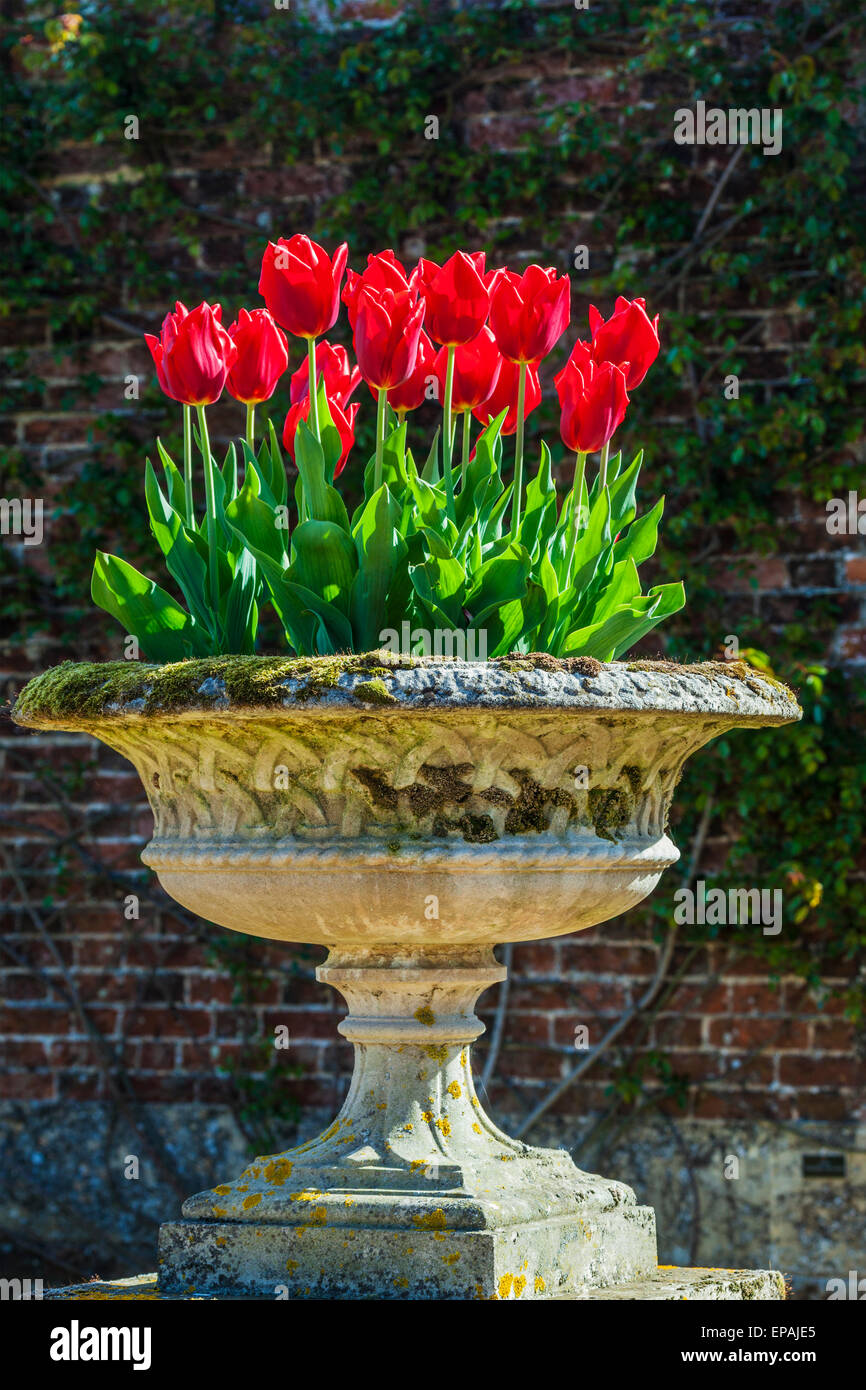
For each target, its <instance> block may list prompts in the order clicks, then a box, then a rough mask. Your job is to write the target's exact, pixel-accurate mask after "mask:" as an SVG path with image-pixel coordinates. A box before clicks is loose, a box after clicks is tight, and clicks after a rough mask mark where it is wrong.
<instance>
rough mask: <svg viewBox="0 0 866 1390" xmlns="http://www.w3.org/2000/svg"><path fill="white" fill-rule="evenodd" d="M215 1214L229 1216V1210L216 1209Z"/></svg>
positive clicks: (224, 1208)
mask: <svg viewBox="0 0 866 1390" xmlns="http://www.w3.org/2000/svg"><path fill="white" fill-rule="evenodd" d="M213 1214H214V1216H228V1210H227V1208H226V1207H214V1209H213Z"/></svg>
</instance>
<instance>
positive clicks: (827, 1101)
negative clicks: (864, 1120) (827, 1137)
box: [793, 1091, 859, 1120]
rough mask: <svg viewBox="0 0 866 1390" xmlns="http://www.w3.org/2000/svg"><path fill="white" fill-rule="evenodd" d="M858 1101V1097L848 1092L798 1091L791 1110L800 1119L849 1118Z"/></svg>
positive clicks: (851, 1116) (851, 1117) (852, 1115)
mask: <svg viewBox="0 0 866 1390" xmlns="http://www.w3.org/2000/svg"><path fill="white" fill-rule="evenodd" d="M858 1102H859V1097H858V1096H856V1095H852V1094H851V1093H850V1092H848V1093H847V1094H846V1093H844V1092H838V1091H832V1092H829V1093H828V1092H814V1091H798V1092H797V1094H796V1096H795V1097H794V1100H793V1110H794V1114H795V1115H796V1116H797V1118H798V1119H801V1120H851V1119H853V1117H854V1114H855V1111H856V1108H857V1105H858Z"/></svg>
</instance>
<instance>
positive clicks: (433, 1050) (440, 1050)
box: [424, 1043, 448, 1063]
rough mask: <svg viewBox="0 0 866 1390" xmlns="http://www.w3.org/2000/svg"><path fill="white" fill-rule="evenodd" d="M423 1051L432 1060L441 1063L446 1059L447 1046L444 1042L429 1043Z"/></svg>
mask: <svg viewBox="0 0 866 1390" xmlns="http://www.w3.org/2000/svg"><path fill="white" fill-rule="evenodd" d="M424 1051H425V1052H426V1053H427V1056H428V1057H431V1058H432V1059H433V1061H434V1062H439V1063H442V1062H446V1061H447V1060H448V1048H447V1047H446V1046H445V1044H444V1043H439V1044H436V1043H430V1044H429V1046H428V1047H425V1048H424Z"/></svg>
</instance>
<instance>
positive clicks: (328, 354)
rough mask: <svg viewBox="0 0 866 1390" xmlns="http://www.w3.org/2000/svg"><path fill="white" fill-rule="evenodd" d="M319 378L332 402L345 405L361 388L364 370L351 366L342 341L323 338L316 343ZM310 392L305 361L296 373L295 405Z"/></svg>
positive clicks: (294, 379) (292, 390)
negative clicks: (336, 341)
mask: <svg viewBox="0 0 866 1390" xmlns="http://www.w3.org/2000/svg"><path fill="white" fill-rule="evenodd" d="M316 380H317V381H320V382H321V381H324V383H325V395H326V396H327V397H328V400H329V401H338V402H339V403H340V405H345V404H346V402H347V401H348V399H349V397H350V396H351V395H352V394H353V393H354V392H355V391H356V390H357V387H358V383H359V382H360V380H361V373H360V371H359V370H358V368H357V367H351V368H350V367H349V354H348V352H347V351H346V349H345V348H344V347H340V345H339V344H338V343H329V342H327V341H326V340H325V339H322V341H321V342H320V343H316ZM309 394H310V369H309V365H308V364H307V363H306V362H305V363H304V364H303V366H302V367H299V368H298V370H297V371H296V372H293V373H292V379H291V387H290V396H291V402H292V405H297V404H298V403H299V402H300V401H303V400H306V398H307V396H308V395H309Z"/></svg>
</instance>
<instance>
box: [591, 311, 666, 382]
mask: <svg viewBox="0 0 866 1390" xmlns="http://www.w3.org/2000/svg"><path fill="white" fill-rule="evenodd" d="M658 326H659V316H658V314H656V316H655V318H654V319H652V320H650V319H649V318H648V316H647V311H646V300H645V299H632V300H631V301H629V300H628V299H624V298H623V296H622V295H620V297H619V299H618V300H617V301H616V308H615V309H614V312H613V313H612V314H611V316H610V318H609V319H608V320H607V322H605V320H604V319H603V318H602V316H601V314H600V313H599V311H598V309H596V308H595V306H594V305H591V306H590V310H589V327H590V332H591V333H592V357H593V361H594V362H598V363H601V362H612V363H613V364H614V365H616V366H621V367H622V369H623V371H624V372H625V380H626V385H627V387H628V389H629V391H633V390H634V388H635V387H636V386H640V384H641V382H642V381H643V379H644V377H645V376H646V374H647V372H648V371H649V369H650V367H651V366H652V364H653V362H655V360H656V358H657V357H658V355H659V335H658Z"/></svg>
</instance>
